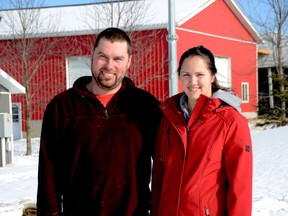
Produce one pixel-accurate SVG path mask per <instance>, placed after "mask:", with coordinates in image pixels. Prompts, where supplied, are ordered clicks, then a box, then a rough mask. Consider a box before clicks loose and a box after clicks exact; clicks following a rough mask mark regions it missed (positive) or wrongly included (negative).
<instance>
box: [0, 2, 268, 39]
mask: <svg viewBox="0 0 288 216" xmlns="http://www.w3.org/2000/svg"><path fill="white" fill-rule="evenodd" d="M8 1H9V0H0V8H1V7H3V5H4V7H7V6H5V5H7V4H8V3H7V2H8ZM39 1H42V0H39ZM43 1H44V6H63V5H75V4H87V3H92V2H97V1H99V2H100V1H105V0H43ZM167 1H168V0H167ZM263 1H264V0H253V1H248V0H235V2H236V3H237V4H238V6H239V7H240V8H241V10H242V11H243V13H244V14H245V15H246V16H247V17H248V18H249V20H250V22H251V23H252V25H253V26H254V27H255V29H257V28H258V27H257V26H255V25H254V24H253V23H254V22H253V21H254V20H261V19H262V18H263V17H267V14H268V13H269V10H268V9H267V7H266V6H265V5H264V4H263ZM36 2H37V1H36ZM167 13H168V12H167ZM263 14H264V15H265V16H263ZM259 16H262V18H259ZM257 30H258V31H259V30H260V29H257ZM259 33H260V31H259Z"/></svg>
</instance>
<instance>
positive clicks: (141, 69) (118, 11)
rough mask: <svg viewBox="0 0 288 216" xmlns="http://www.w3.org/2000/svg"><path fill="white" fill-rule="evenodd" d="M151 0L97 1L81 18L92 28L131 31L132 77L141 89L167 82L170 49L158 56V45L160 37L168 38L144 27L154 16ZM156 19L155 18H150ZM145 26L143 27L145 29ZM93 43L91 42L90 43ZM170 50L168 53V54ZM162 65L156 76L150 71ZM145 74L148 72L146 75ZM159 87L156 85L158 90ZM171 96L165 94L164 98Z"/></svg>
mask: <svg viewBox="0 0 288 216" xmlns="http://www.w3.org/2000/svg"><path fill="white" fill-rule="evenodd" d="M150 6H151V5H150V3H149V1H147V0H126V1H123V0H106V1H102V2H101V4H100V3H97V2H96V3H95V4H94V7H89V9H87V10H86V11H83V16H82V17H81V19H82V20H83V22H84V23H85V24H86V25H87V26H88V28H89V29H91V30H95V32H96V33H97V32H98V31H99V30H101V29H103V28H107V27H120V28H122V29H124V30H125V31H127V32H128V34H129V35H130V37H131V38H132V41H133V50H134V51H133V56H134V57H133V64H132V66H131V70H130V73H129V74H128V76H129V77H130V78H131V79H133V80H134V81H135V83H136V85H137V86H138V87H140V88H143V89H146V90H149V89H148V86H149V88H150V87H151V86H152V88H153V85H157V84H156V83H157V82H164V81H165V80H167V79H168V76H167V68H165V66H167V61H168V57H167V55H168V50H166V52H164V53H163V52H162V53H161V55H158V56H156V55H155V47H157V46H155V45H156V44H157V43H159V38H165V37H166V34H165V35H164V34H163V30H157V29H154V30H149V31H147V30H146V31H145V30H143V26H144V23H145V20H147V18H148V19H149V17H150V16H151V15H150V14H149V11H151V8H150ZM150 18H151V19H153V17H152V16H151V17H150ZM141 27H142V28H141ZM88 46H91V44H88ZM165 53H166V55H165ZM155 68H158V70H157V71H155V73H153V75H151V73H150V75H148V74H149V71H150V72H151V71H153V69H155ZM143 74H147V76H146V75H143ZM156 88H157V86H155V87H154V89H156ZM166 97H168V93H167V95H164V96H163V98H160V100H163V99H165V98H166Z"/></svg>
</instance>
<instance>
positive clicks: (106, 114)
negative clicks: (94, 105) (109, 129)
mask: <svg viewBox="0 0 288 216" xmlns="http://www.w3.org/2000/svg"><path fill="white" fill-rule="evenodd" d="M104 117H105V119H109V115H108V110H107V109H105V110H104Z"/></svg>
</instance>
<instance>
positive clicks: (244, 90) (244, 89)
mask: <svg viewBox="0 0 288 216" xmlns="http://www.w3.org/2000/svg"><path fill="white" fill-rule="evenodd" d="M241 92H242V101H243V102H246V103H248V102H249V83H247V82H242V84H241Z"/></svg>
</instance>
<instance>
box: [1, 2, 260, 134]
mask: <svg viewBox="0 0 288 216" xmlns="http://www.w3.org/2000/svg"><path fill="white" fill-rule="evenodd" d="M132 3H133V1H128V2H127V1H126V2H121V3H114V4H113V5H114V6H116V4H118V6H117V7H118V9H119V6H120V7H123V5H127V4H132ZM147 3H148V4H147ZM146 4H147V6H149V7H147V11H146V12H147V14H145V16H143V17H142V18H141V19H138V20H137V21H135V22H134V23H133V25H131V26H133V27H129V28H128V27H126V28H124V24H125V23H127V22H128V21H129V20H128V21H127V20H126V21H125V19H122V21H121V22H120V23H119V24H117V26H120V27H123V28H124V29H125V30H126V31H128V32H129V34H130V35H131V37H132V41H133V43H134V51H133V61H134V62H133V64H132V68H130V71H129V72H128V74H127V75H128V76H129V77H131V78H132V79H133V80H134V81H135V83H136V85H138V86H139V87H141V88H143V89H146V90H148V91H150V92H151V93H152V94H154V95H155V96H156V97H157V98H159V99H160V100H164V99H165V98H167V97H168V96H169V79H168V77H169V75H168V71H169V62H168V42H167V39H166V37H167V35H168V0H157V1H155V0H147V1H146ZM143 5H144V3H143ZM111 6H112V5H111V3H109V4H108V3H101V4H100V3H96V4H89V5H78V6H66V7H49V8H41V9H39V8H38V9H34V10H39V11H40V18H39V20H41V19H42V20H44V23H46V24H45V26H47V25H48V24H47V22H48V21H50V22H51V23H54V24H57V27H58V28H57V30H55V29H54V30H52V29H50V28H45V27H44V28H37V30H35V31H36V32H33V33H34V34H33V35H34V37H33V38H32V37H30V38H29V39H28V41H30V42H31V43H32V42H33V43H34V48H35V47H37V48H36V49H35V50H33V52H31V53H30V58H29V65H30V66H31V67H28V68H29V70H30V72H29V73H30V75H31V74H32V72H33V73H35V74H33V76H31V79H29V82H30V83H29V84H30V85H29V86H30V93H31V95H32V97H31V114H32V116H31V119H32V120H33V121H32V122H33V124H32V131H33V135H34V136H39V132H40V129H41V119H42V117H43V113H44V110H45V107H46V105H47V103H48V101H49V100H51V99H52V97H53V96H54V95H56V94H57V93H59V92H61V91H63V90H65V89H67V88H69V87H70V86H71V85H72V84H73V81H74V80H75V79H76V78H77V77H79V76H83V75H86V74H87V75H89V74H90V68H89V56H90V54H91V49H92V47H93V43H94V40H95V37H96V35H97V32H99V31H100V30H101V29H103V28H105V27H108V26H109V25H107V24H105V23H104V21H103V22H101V21H100V22H97V23H96V22H94V21H95V20H96V19H95V17H93V16H92V15H91V13H88V12H91V11H92V9H93V10H94V11H97V13H96V14H98V15H99V14H102V15H103V14H105V13H107V14H109V13H111V11H108V9H109V8H110V9H111ZM143 8H144V6H143ZM143 8H142V9H143ZM26 11H33V10H28V9H26ZM115 11H116V13H117V9H114V13H115ZM13 13H15V10H6V11H0V16H1V17H2V22H4V21H5V18H6V17H9V16H11V14H13ZM131 13H132V12H131ZM133 13H135V11H133ZM48 14H50V15H51V14H52V16H51V17H50V18H51V19H47V16H48ZM89 14H90V15H89ZM142 15H143V14H142ZM13 16H15V14H14V15H13ZM56 16H59V19H58V21H55V19H54V18H57V17H56ZM127 16H128V15H127ZM45 17H46V19H45ZM80 18H81V19H80ZM84 18H85V19H84ZM122 18H123V17H122ZM3 20H4V21H3ZM7 20H8V19H6V21H7ZM13 20H14V21H15V22H16V21H17V19H13ZM47 20H48V21H47ZM53 20H54V21H53ZM100 20H101V19H100ZM135 20H136V19H135ZM14 21H13V22H14ZM93 22H94V23H93ZM175 23H176V34H177V36H178V40H177V62H178V59H179V58H180V56H181V54H182V53H183V52H184V51H185V50H186V49H188V48H190V47H194V46H198V45H204V46H206V47H207V48H209V49H210V50H211V51H212V52H213V53H214V55H215V57H216V64H217V68H218V75H217V76H218V79H219V80H220V83H222V85H224V86H228V87H231V88H232V89H233V90H234V91H235V92H236V93H237V94H238V96H239V97H241V98H242V99H243V104H242V105H241V108H242V113H243V115H245V116H246V117H249V118H252V117H256V116H257V101H258V98H257V94H258V93H257V44H258V43H260V42H261V38H260V36H259V34H258V33H257V31H256V30H255V29H254V28H253V26H252V25H251V23H250V22H249V20H248V19H247V18H246V17H245V16H244V14H243V12H242V11H241V10H240V8H239V7H238V6H237V4H236V3H235V2H234V1H233V0H193V1H191V0H177V1H175ZM112 24H113V25H114V26H116V24H115V23H112ZM0 25H1V23H0ZM3 25H4V24H3ZM93 26H94V27H93ZM95 26H97V28H96V27H95ZM4 27H6V28H0V47H9V49H5V50H6V51H5V52H3V50H4V49H2V52H1V51H0V59H1V60H0V68H1V69H2V70H3V71H5V72H6V73H8V74H9V75H10V76H11V77H13V78H14V79H16V80H17V81H18V82H19V83H21V84H22V85H25V81H24V80H25V79H24V75H23V72H21V71H23V70H22V68H23V62H22V59H21V58H20V57H19V58H14V57H15V53H18V52H19V48H18V46H19V45H20V42H21V41H22V40H19V35H18V36H17V35H15V32H12V31H9V28H8V27H9V26H4ZM42 27H43V26H42ZM7 29H8V30H7ZM35 36H36V37H35ZM27 43H28V42H27ZM52 44H53V46H52ZM48 45H50V48H49V50H48V49H47V47H49V46H48ZM0 50H1V49H0ZM9 52H10V53H9ZM43 54H45V55H43ZM40 56H44V57H43V58H41V61H40V60H39V57H40ZM12 59H13V60H12ZM33 65H34V66H35V65H38V66H39V67H36V70H34V69H33ZM175 73H176V71H175ZM179 88H180V87H179ZM179 91H181V89H179ZM26 93H27V89H26ZM12 100H13V102H19V103H21V104H22V116H23V117H24V116H25V115H26V110H27V109H26V108H27V106H26V103H25V96H23V95H13V98H12ZM22 125H23V131H25V123H24V122H23V124H22Z"/></svg>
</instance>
